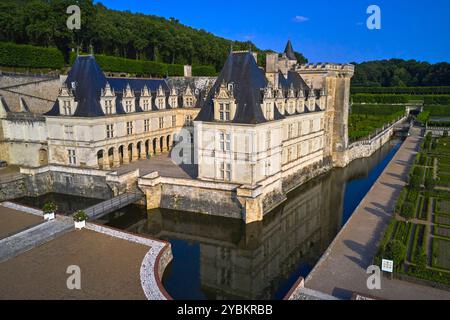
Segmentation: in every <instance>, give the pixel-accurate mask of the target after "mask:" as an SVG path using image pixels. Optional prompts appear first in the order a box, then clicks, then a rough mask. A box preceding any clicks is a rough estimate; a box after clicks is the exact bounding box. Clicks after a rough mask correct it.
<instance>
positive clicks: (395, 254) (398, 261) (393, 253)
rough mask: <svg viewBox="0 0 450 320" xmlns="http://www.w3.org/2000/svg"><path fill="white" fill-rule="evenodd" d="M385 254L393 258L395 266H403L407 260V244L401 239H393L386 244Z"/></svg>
mask: <svg viewBox="0 0 450 320" xmlns="http://www.w3.org/2000/svg"><path fill="white" fill-rule="evenodd" d="M384 255H385V256H384V258H386V259H390V260H393V261H394V266H395V267H396V268H398V267H400V266H402V265H403V262H404V261H405V257H406V246H405V245H404V244H403V242H401V241H399V240H395V239H394V240H391V241H389V243H388V244H387V245H386V249H385V252H384Z"/></svg>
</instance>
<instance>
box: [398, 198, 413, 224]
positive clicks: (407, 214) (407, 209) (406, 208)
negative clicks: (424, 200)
mask: <svg viewBox="0 0 450 320" xmlns="http://www.w3.org/2000/svg"><path fill="white" fill-rule="evenodd" d="M415 209H416V206H415V205H414V204H413V203H411V202H409V201H406V202H405V203H403V206H402V210H401V212H400V215H401V216H402V217H403V218H405V219H407V220H410V219H412V218H414V216H415Z"/></svg>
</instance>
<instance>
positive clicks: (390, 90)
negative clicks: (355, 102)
mask: <svg viewBox="0 0 450 320" xmlns="http://www.w3.org/2000/svg"><path fill="white" fill-rule="evenodd" d="M351 93H352V94H357V93H371V94H407V95H425V94H450V86H447V87H444V86H442V87H356V86H352V87H351Z"/></svg>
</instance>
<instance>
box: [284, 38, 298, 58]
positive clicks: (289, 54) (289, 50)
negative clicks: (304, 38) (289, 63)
mask: <svg viewBox="0 0 450 320" xmlns="http://www.w3.org/2000/svg"><path fill="white" fill-rule="evenodd" d="M284 53H285V54H286V57H288V58H289V60H297V57H296V56H295V53H294V49H292V43H291V40H288V42H287V44H286V48H285V49H284Z"/></svg>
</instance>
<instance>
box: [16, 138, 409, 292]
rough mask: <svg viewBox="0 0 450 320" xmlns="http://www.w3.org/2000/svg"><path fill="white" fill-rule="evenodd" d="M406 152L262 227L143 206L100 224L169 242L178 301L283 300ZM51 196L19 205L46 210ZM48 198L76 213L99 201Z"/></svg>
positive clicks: (168, 282)
mask: <svg viewBox="0 0 450 320" xmlns="http://www.w3.org/2000/svg"><path fill="white" fill-rule="evenodd" d="M400 145H401V141H400V140H391V141H390V142H389V143H387V144H386V145H384V146H383V147H382V148H381V149H380V150H378V151H377V152H376V153H375V154H373V155H372V156H371V157H370V158H366V159H358V160H356V161H353V162H352V163H351V164H350V165H349V166H347V167H346V168H344V169H334V170H332V171H331V172H329V173H328V174H325V175H323V176H321V177H318V178H316V179H314V180H312V181H310V182H308V183H306V184H304V185H303V186H301V187H299V188H297V189H295V190H294V191H292V192H291V193H290V194H288V200H287V201H286V202H284V203H283V204H282V205H280V206H279V207H278V208H276V209H275V210H273V211H272V212H271V213H269V214H268V215H266V216H265V217H264V220H263V221H261V222H254V223H251V224H247V225H246V224H245V223H244V222H243V221H242V220H239V219H231V218H222V217H217V216H210V215H204V214H194V213H187V212H176V211H172V210H163V209H155V210H150V211H146V210H145V208H144V207H142V206H137V205H130V206H128V207H126V208H124V209H122V210H119V211H116V212H114V213H111V214H109V215H107V216H104V217H103V218H102V219H101V220H99V221H97V222H100V223H104V224H106V225H108V226H111V227H115V228H118V229H123V230H127V231H130V232H134V233H138V234H146V235H150V236H152V237H155V238H158V239H164V240H167V241H169V242H170V243H171V245H172V251H173V257H174V258H173V261H172V263H171V264H169V266H168V267H167V269H166V271H165V273H164V278H163V284H164V286H165V288H166V290H167V291H168V293H169V294H170V295H171V296H172V297H173V298H174V299H282V298H283V297H284V296H285V295H286V293H287V292H288V291H289V289H290V288H291V287H292V285H293V284H294V283H295V282H296V280H297V279H298V277H300V276H302V277H306V276H307V275H308V273H309V272H310V271H311V269H312V268H313V267H314V265H315V263H316V262H317V261H318V260H319V258H320V257H321V255H322V254H323V252H324V251H325V250H326V249H327V247H328V245H329V244H330V243H331V241H332V240H333V239H334V237H335V236H336V234H337V233H338V232H339V230H340V229H341V227H342V226H343V225H344V224H345V222H346V221H347V220H348V218H349V217H350V216H351V214H352V213H353V211H354V209H355V208H356V207H357V205H358V204H359V202H360V201H361V200H362V198H363V197H364V196H365V195H366V193H367V192H368V191H369V189H370V188H371V186H372V185H373V183H374V182H375V181H376V179H377V178H378V176H379V175H380V174H381V173H382V171H383V170H384V168H385V167H386V165H387V164H388V163H389V161H390V160H391V159H392V158H393V156H394V155H395V153H396V151H397V150H398V149H399V147H400ZM46 197H47V198H48V197H49V195H46V196H43V197H38V198H26V199H20V200H19V201H18V202H21V203H24V204H26V205H31V206H35V207H40V206H41V205H42V203H43V202H45V201H47V198H46ZM49 199H51V200H53V201H55V202H57V203H58V204H59V206H60V208H66V209H68V210H70V211H73V210H74V209H78V208H79V206H80V205H82V206H83V205H85V204H89V205H91V204H94V203H96V202H97V201H98V200H95V199H84V198H79V197H78V198H76V197H75V198H74V197H71V196H68V197H67V198H66V196H63V195H55V194H53V195H51V196H50V198H49ZM64 199H66V200H64ZM66 202H67V203H66Z"/></svg>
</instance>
